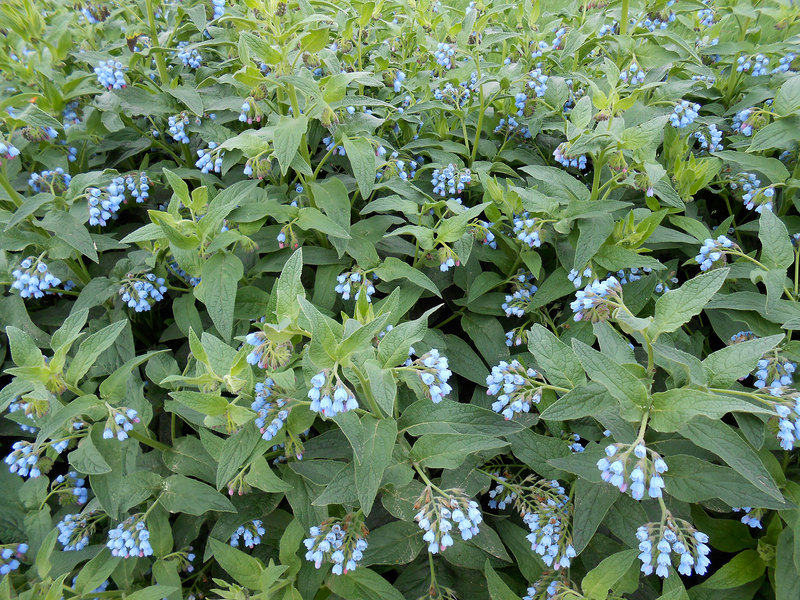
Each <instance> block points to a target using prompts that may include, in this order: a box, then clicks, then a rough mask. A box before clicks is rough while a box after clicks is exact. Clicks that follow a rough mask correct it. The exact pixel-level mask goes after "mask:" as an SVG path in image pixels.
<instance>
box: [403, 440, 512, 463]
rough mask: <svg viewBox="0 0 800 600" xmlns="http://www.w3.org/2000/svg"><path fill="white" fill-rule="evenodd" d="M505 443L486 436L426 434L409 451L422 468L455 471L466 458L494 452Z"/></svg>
mask: <svg viewBox="0 0 800 600" xmlns="http://www.w3.org/2000/svg"><path fill="white" fill-rule="evenodd" d="M505 445H506V442H504V441H502V440H498V439H497V438H493V437H489V436H487V435H475V434H449V433H427V434H425V435H423V436H422V437H421V438H419V439H418V440H417V441H416V443H415V444H414V447H413V448H412V449H411V459H412V460H414V461H415V462H418V463H419V464H420V465H421V466H423V467H430V468H433V469H455V468H458V467H459V466H460V465H461V463H463V462H464V461H465V460H466V458H467V456H468V455H469V454H471V453H473V452H479V451H481V450H496V449H498V448H502V447H503V446H505Z"/></svg>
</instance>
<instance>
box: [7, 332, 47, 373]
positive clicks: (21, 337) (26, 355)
mask: <svg viewBox="0 0 800 600" xmlns="http://www.w3.org/2000/svg"><path fill="white" fill-rule="evenodd" d="M6 335H7V336H8V341H9V345H10V346H11V358H12V360H13V361H14V364H16V365H17V366H18V367H41V366H44V355H43V354H42V352H41V350H39V348H38V347H37V346H36V343H35V342H34V341H33V338H31V336H29V335H28V334H27V333H25V332H24V331H22V330H21V329H17V328H16V327H14V326H13V325H9V326H8V327H6Z"/></svg>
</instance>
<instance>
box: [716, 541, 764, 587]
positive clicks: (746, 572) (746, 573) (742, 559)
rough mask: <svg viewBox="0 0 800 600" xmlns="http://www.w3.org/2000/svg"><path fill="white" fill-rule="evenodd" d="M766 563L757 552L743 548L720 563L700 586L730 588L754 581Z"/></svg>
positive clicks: (761, 572) (759, 575) (761, 573)
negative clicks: (743, 549)
mask: <svg viewBox="0 0 800 600" xmlns="http://www.w3.org/2000/svg"><path fill="white" fill-rule="evenodd" d="M765 569H766V565H764V561H762V560H761V557H760V556H759V555H758V552H756V551H755V550H745V551H744V552H739V554H737V555H736V556H734V557H733V558H732V559H730V560H729V561H728V562H727V563H725V564H724V565H722V566H721V567H720V568H719V570H718V571H716V572H715V573H714V574H713V575H712V576H711V577H709V578H708V579H706V580H705V581H704V582H703V584H702V587H703V588H704V589H708V590H730V589H733V588H737V587H739V586H740V585H744V584H746V583H750V582H751V581H755V580H756V579H758V578H759V577H761V575H763V574H764V570H765Z"/></svg>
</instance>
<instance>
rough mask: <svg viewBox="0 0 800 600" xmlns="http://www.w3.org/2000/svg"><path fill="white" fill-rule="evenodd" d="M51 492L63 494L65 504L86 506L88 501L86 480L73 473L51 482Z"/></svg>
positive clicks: (60, 476)
mask: <svg viewBox="0 0 800 600" xmlns="http://www.w3.org/2000/svg"><path fill="white" fill-rule="evenodd" d="M53 483H54V485H53V488H52V489H53V491H59V492H65V495H66V502H70V501H73V499H72V497H74V502H76V503H77V504H86V502H87V500H88V499H89V489H88V488H87V487H86V479H84V478H83V477H81V476H80V475H78V473H77V472H75V471H70V472H69V473H67V475H66V477H65V476H64V475H59V476H58V477H56V478H55V479H54V480H53Z"/></svg>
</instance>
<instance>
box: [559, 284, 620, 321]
mask: <svg viewBox="0 0 800 600" xmlns="http://www.w3.org/2000/svg"><path fill="white" fill-rule="evenodd" d="M621 298H622V285H621V284H620V282H619V281H618V280H617V278H616V277H614V276H613V275H612V276H611V277H609V278H608V279H605V280H603V281H598V280H597V279H595V280H594V281H593V282H591V283H590V284H588V285H587V286H586V287H585V288H584V289H582V290H578V291H577V292H575V300H573V301H572V302H571V303H570V305H569V306H570V308H571V309H572V311H573V312H574V313H575V316H574V317H573V319H574V320H575V321H586V320H589V321H591V322H592V323H595V322H597V321H605V320H607V319H608V318H609V317H610V316H611V309H612V308H615V307H616V306H617V303H618V301H620V300H621Z"/></svg>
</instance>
